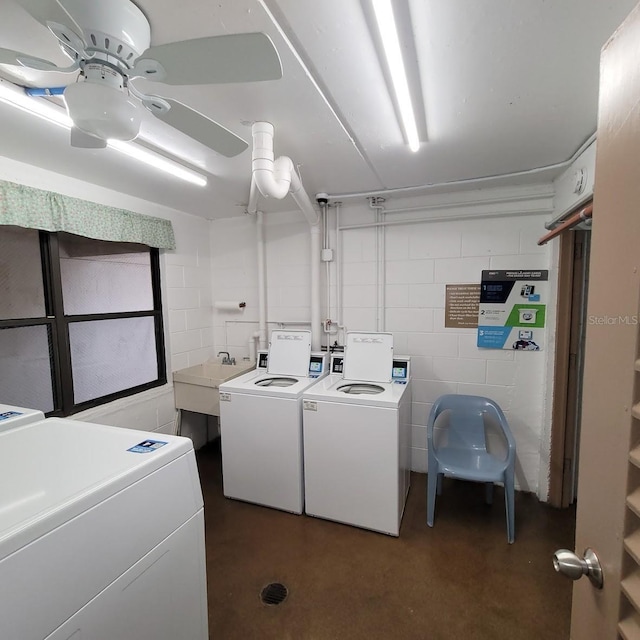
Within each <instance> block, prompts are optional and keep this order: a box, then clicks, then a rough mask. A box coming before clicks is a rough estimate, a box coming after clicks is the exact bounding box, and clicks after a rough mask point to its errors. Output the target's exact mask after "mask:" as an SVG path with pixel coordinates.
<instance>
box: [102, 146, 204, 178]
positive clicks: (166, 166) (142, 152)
mask: <svg viewBox="0 0 640 640" xmlns="http://www.w3.org/2000/svg"><path fill="white" fill-rule="evenodd" d="M107 146H108V147H110V148H111V149H115V150H116V151H119V152H120V153H124V154H125V155H127V156H129V157H131V158H135V159H136V160H140V162H144V163H146V164H148V165H151V166H152V167H155V168H156V169H160V171H165V172H166V173H170V174H171V175H174V176H176V178H181V179H182V180H186V181H187V182H191V183H192V184H197V185H198V186H199V187H204V186H206V184H207V179H206V178H205V177H204V176H203V175H202V174H200V173H198V172H197V171H193V170H192V169H189V168H187V167H183V166H182V165H180V164H178V163H177V162H174V161H173V160H171V159H169V158H165V157H164V156H161V155H160V154H158V153H155V152H154V151H151V150H149V149H145V148H144V147H141V146H139V145H136V144H131V143H130V142H123V141H122V140H107Z"/></svg>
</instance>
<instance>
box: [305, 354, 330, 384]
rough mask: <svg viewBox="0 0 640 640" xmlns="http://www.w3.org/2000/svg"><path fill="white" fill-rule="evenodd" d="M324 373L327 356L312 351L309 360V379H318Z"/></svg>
mask: <svg viewBox="0 0 640 640" xmlns="http://www.w3.org/2000/svg"><path fill="white" fill-rule="evenodd" d="M326 371H327V354H326V353H318V352H314V351H312V352H311V357H310V358H309V377H310V378H319V377H320V376H322V375H324V374H325V373H326Z"/></svg>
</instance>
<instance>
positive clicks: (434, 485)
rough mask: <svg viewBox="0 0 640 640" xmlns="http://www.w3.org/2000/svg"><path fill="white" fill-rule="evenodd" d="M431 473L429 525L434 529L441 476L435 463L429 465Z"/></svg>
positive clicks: (428, 499) (428, 494) (428, 509)
mask: <svg viewBox="0 0 640 640" xmlns="http://www.w3.org/2000/svg"><path fill="white" fill-rule="evenodd" d="M429 469H430V470H429V472H428V473H427V524H428V525H429V526H430V527H433V517H434V515H435V511H436V493H437V487H438V480H439V479H440V477H441V475H442V474H440V473H438V465H437V463H436V462H435V461H434V462H433V464H430V465H429Z"/></svg>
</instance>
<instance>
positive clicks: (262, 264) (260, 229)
mask: <svg viewBox="0 0 640 640" xmlns="http://www.w3.org/2000/svg"><path fill="white" fill-rule="evenodd" d="M256 249H257V257H258V321H259V325H258V334H259V342H260V349H266V348H267V273H266V272H267V269H266V258H265V250H264V220H263V213H262V211H258V212H257V213H256Z"/></svg>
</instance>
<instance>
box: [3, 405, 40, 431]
mask: <svg viewBox="0 0 640 640" xmlns="http://www.w3.org/2000/svg"><path fill="white" fill-rule="evenodd" d="M39 420H44V413H42V411H38V409H26V408H25V407H13V406H11V405H8V404H0V432H2V431H6V430H7V429H13V428H14V427H20V426H22V425H23V424H29V423H31V422H38V421H39Z"/></svg>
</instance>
